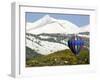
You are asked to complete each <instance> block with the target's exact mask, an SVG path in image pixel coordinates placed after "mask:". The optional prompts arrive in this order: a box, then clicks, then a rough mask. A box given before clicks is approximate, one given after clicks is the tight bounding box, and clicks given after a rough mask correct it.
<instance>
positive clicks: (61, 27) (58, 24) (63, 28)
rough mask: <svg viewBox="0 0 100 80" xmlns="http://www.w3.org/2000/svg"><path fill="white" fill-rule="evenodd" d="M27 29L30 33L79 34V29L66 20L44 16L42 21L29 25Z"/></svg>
mask: <svg viewBox="0 0 100 80" xmlns="http://www.w3.org/2000/svg"><path fill="white" fill-rule="evenodd" d="M26 26H27V27H26V29H27V32H28V33H33V34H40V33H66V34H71V33H78V31H79V27H77V26H76V25H75V24H73V23H71V22H69V21H66V20H57V19H54V18H52V17H50V16H49V15H46V16H44V17H43V18H42V19H40V20H38V21H36V22H34V23H27V25H26Z"/></svg>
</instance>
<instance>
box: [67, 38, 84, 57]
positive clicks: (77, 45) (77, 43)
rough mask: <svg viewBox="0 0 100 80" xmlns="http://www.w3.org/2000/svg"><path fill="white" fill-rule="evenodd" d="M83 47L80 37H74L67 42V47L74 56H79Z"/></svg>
mask: <svg viewBox="0 0 100 80" xmlns="http://www.w3.org/2000/svg"><path fill="white" fill-rule="evenodd" d="M83 45H84V41H83V40H82V38H81V37H78V36H74V37H72V38H71V39H69V40H68V47H69V48H70V49H71V51H72V52H73V53H74V54H75V55H79V53H80V50H81V48H82V47H83Z"/></svg>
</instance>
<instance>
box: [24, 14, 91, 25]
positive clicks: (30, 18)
mask: <svg viewBox="0 0 100 80" xmlns="http://www.w3.org/2000/svg"><path fill="white" fill-rule="evenodd" d="M45 15H50V16H51V17H53V18H55V19H61V20H68V21H70V22H72V23H73V24H75V25H77V26H79V27H82V26H85V25H88V24H89V23H90V16H89V15H79V14H60V13H36V12H34V13H33V12H26V18H25V19H26V22H34V21H37V20H39V19H41V18H42V17H43V16H45Z"/></svg>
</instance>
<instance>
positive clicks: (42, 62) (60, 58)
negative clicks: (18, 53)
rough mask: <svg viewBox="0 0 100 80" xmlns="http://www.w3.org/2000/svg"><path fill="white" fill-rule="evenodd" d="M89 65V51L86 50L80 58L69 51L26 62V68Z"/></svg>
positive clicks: (34, 58)
mask: <svg viewBox="0 0 100 80" xmlns="http://www.w3.org/2000/svg"><path fill="white" fill-rule="evenodd" d="M77 64H89V50H88V49H86V48H84V49H82V50H81V52H80V55H79V56H75V55H74V54H73V53H72V52H71V51H70V50H69V49H68V50H67V49H66V50H62V51H57V52H55V53H53V54H49V55H39V56H35V57H33V58H32V57H31V58H30V59H27V60H26V67H35V66H60V65H77Z"/></svg>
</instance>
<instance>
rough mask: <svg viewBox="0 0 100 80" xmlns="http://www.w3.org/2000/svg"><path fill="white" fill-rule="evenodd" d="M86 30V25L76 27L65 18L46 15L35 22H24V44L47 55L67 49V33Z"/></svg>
mask: <svg viewBox="0 0 100 80" xmlns="http://www.w3.org/2000/svg"><path fill="white" fill-rule="evenodd" d="M88 31H89V28H88V27H78V26H76V25H75V24H73V23H71V22H69V21H67V20H58V19H54V18H53V17H51V16H49V15H46V16H44V17H43V18H41V19H39V20H37V21H36V22H33V23H27V24H26V46H27V47H29V48H30V49H32V50H34V51H35V52H37V53H39V54H42V55H48V54H51V53H54V52H56V51H60V50H65V49H69V48H68V46H67V43H66V42H67V40H68V38H69V36H68V34H77V33H80V32H88ZM80 36H83V35H81V34H80Z"/></svg>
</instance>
